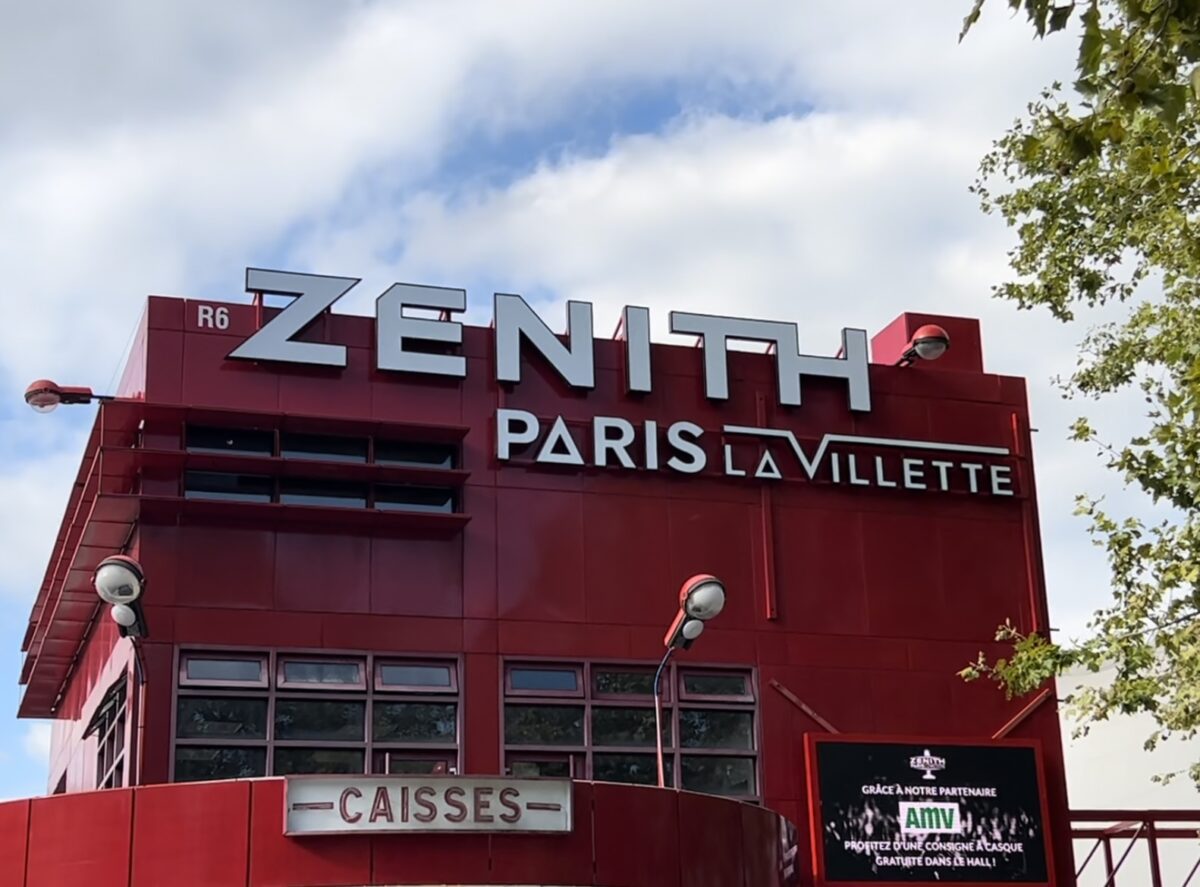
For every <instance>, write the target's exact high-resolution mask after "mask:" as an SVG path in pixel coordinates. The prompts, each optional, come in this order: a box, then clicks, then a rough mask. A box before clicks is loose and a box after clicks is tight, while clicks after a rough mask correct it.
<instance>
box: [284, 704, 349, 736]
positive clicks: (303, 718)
mask: <svg viewBox="0 0 1200 887" xmlns="http://www.w3.org/2000/svg"><path fill="white" fill-rule="evenodd" d="M365 712H366V703H364V702H342V701H339V700H333V699H328V700H327V699H320V700H316V699H276V700H275V738H276V739H321V740H338V739H353V740H357V741H360V742H361V741H362V738H363V716H364V714H365Z"/></svg>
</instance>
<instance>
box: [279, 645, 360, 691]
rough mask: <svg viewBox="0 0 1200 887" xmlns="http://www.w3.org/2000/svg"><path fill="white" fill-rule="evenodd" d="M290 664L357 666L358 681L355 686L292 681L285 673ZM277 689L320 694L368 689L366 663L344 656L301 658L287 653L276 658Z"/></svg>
mask: <svg viewBox="0 0 1200 887" xmlns="http://www.w3.org/2000/svg"><path fill="white" fill-rule="evenodd" d="M289 662H303V663H316V662H319V663H321V664H322V665H356V666H358V680H357V681H356V682H355V683H353V684H322V683H319V682H317V681H291V680H288V678H287V672H286V671H285V669H286V667H287V664H288V663H289ZM275 687H276V689H279V690H310V691H314V692H318V693H341V692H345V691H347V690H365V689H367V676H366V663H365V662H363V661H362V660H361V659H356V658H348V657H344V656H301V655H298V654H292V653H285V654H280V655H279V656H277V657H276V665H275Z"/></svg>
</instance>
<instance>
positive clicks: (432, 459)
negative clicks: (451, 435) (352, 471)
mask: <svg viewBox="0 0 1200 887" xmlns="http://www.w3.org/2000/svg"><path fill="white" fill-rule="evenodd" d="M457 455H458V447H456V446H452V445H450V444H436V443H407V442H405V441H398V440H376V441H375V461H376V462H382V463H384V464H387V465H411V466H414V467H418V468H453V467H454V465H455V462H456V461H457V459H456V456H457Z"/></svg>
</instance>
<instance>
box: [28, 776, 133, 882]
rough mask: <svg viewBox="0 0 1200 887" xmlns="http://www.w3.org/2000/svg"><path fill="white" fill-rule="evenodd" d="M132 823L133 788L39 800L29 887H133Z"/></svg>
mask: <svg viewBox="0 0 1200 887" xmlns="http://www.w3.org/2000/svg"><path fill="white" fill-rule="evenodd" d="M132 820H133V789H110V790H108V791H99V792H86V793H82V794H77V795H69V796H64V795H51V796H50V797H48V798H34V799H33V801H32V807H31V810H30V815H29V856H28V863H27V868H26V874H25V882H26V884H29V885H35V884H36V885H38V887H76V885H79V884H87V885H88V887H128V884H129V847H130V842H131V841H132V839H133V832H132V825H133V823H132ZM98 823H100V824H102V825H100V827H97V824H98Z"/></svg>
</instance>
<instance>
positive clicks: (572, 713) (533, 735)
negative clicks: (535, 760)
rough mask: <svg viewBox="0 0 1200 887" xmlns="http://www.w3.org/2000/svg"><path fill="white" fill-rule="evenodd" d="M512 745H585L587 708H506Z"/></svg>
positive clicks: (506, 733)
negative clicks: (585, 712) (584, 709)
mask: <svg viewBox="0 0 1200 887" xmlns="http://www.w3.org/2000/svg"><path fill="white" fill-rule="evenodd" d="M504 741H505V742H507V743H508V744H509V745H583V706H575V705H506V706H504Z"/></svg>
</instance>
